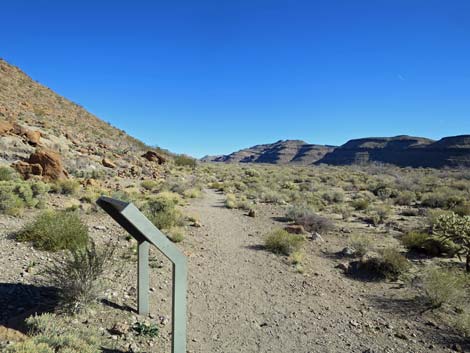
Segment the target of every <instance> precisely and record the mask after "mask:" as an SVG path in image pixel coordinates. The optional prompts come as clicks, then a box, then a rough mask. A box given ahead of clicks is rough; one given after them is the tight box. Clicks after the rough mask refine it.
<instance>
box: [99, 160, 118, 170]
mask: <svg viewBox="0 0 470 353" xmlns="http://www.w3.org/2000/svg"><path fill="white" fill-rule="evenodd" d="M101 163H102V164H103V166H105V167H106V168H113V169H114V168H116V167H117V165H116V164H114V163H113V162H112V161H111V160H109V159H108V158H103V160H102V161H101Z"/></svg>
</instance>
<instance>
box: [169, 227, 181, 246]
mask: <svg viewBox="0 0 470 353" xmlns="http://www.w3.org/2000/svg"><path fill="white" fill-rule="evenodd" d="M167 235H168V239H170V240H171V241H172V242H173V243H180V242H182V241H183V240H184V233H183V230H182V229H181V228H180V227H173V228H170V229H168V230H167Z"/></svg>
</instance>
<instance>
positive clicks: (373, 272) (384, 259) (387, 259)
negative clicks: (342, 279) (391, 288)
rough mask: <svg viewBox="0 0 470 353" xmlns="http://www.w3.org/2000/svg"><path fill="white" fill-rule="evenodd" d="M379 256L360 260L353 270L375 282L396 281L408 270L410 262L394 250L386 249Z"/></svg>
mask: <svg viewBox="0 0 470 353" xmlns="http://www.w3.org/2000/svg"><path fill="white" fill-rule="evenodd" d="M380 255H381V256H380V257H371V258H368V259H363V260H361V261H360V262H359V263H358V267H357V268H356V269H355V271H357V274H360V275H365V276H368V277H370V278H373V279H376V280H383V279H390V280H396V279H398V278H399V277H400V276H401V275H402V274H404V273H405V272H406V271H408V269H409V268H410V262H409V261H408V260H407V259H406V257H404V256H403V255H402V254H400V252H399V251H397V250H396V249H394V248H386V249H384V250H382V251H381V254H380Z"/></svg>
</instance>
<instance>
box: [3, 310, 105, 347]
mask: <svg viewBox="0 0 470 353" xmlns="http://www.w3.org/2000/svg"><path fill="white" fill-rule="evenodd" d="M26 324H27V325H28V327H29V329H30V331H31V334H30V337H29V338H28V339H27V340H25V341H23V342H18V343H13V344H11V345H9V346H8V347H7V348H6V351H5V352H6V353H98V352H101V345H100V340H99V338H98V337H97V336H96V333H95V332H94V331H93V330H91V329H89V328H86V326H83V325H82V326H80V328H77V327H73V326H71V325H70V323H68V322H66V321H65V320H64V319H63V318H61V317H60V316H57V315H54V314H42V315H39V316H31V317H29V318H28V319H27V320H26Z"/></svg>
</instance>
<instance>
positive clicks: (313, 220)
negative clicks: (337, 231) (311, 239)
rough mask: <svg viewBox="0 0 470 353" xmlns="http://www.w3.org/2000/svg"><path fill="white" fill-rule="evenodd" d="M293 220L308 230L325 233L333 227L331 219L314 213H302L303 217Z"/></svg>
mask: <svg viewBox="0 0 470 353" xmlns="http://www.w3.org/2000/svg"><path fill="white" fill-rule="evenodd" d="M295 222H296V223H297V224H299V225H301V226H303V227H304V228H305V230H306V231H308V232H314V233H320V234H327V233H329V232H330V231H332V230H333V228H334V225H333V222H332V221H331V220H329V219H328V218H326V217H323V216H320V215H317V214H314V213H312V214H310V215H304V216H303V217H300V218H298V219H296V220H295Z"/></svg>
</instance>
